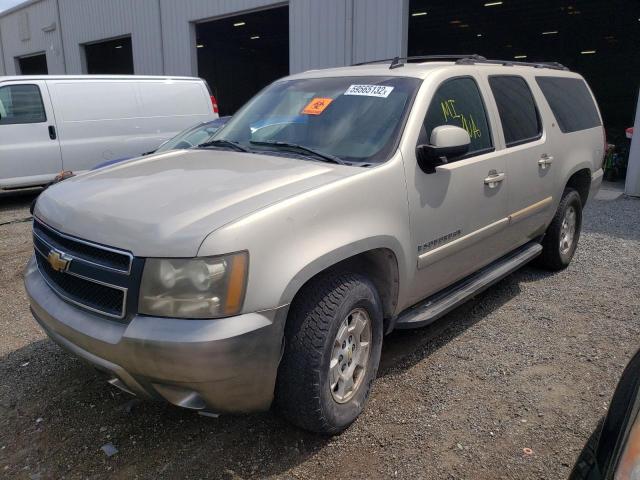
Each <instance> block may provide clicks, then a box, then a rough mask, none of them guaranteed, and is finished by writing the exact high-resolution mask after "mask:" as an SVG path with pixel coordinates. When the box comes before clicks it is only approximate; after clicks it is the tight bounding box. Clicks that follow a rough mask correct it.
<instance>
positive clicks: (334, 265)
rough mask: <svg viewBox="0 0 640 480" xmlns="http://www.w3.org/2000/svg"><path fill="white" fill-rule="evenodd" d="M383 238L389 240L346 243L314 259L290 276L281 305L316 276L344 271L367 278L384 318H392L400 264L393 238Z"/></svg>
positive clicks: (395, 303) (397, 289) (400, 269)
mask: <svg viewBox="0 0 640 480" xmlns="http://www.w3.org/2000/svg"><path fill="white" fill-rule="evenodd" d="M387 240H390V241H386V242H380V243H378V244H377V245H376V244H373V243H372V242H364V243H361V244H357V245H346V246H343V247H341V248H338V249H337V250H334V251H332V252H329V253H327V254H325V255H323V256H322V257H320V258H317V259H316V260H314V261H313V262H311V263H309V264H308V265H306V266H305V267H304V268H303V269H302V270H300V271H299V272H298V273H297V274H296V275H295V276H294V277H293V278H292V279H291V281H290V282H289V284H288V285H287V287H286V288H285V290H284V293H283V295H282V299H281V304H286V303H291V302H292V301H293V299H294V298H295V297H296V295H298V293H299V292H300V291H301V290H302V289H303V287H304V286H305V285H307V284H308V283H309V282H311V281H313V280H314V279H315V278H317V277H318V276H319V275H322V274H324V273H326V272H329V271H334V270H344V271H350V272H353V273H360V274H362V275H365V276H366V277H367V278H369V279H370V280H371V282H372V283H373V284H374V286H375V287H376V290H377V291H378V295H380V300H381V302H382V310H383V314H384V318H385V321H386V320H388V319H389V318H391V317H393V315H394V314H395V311H396V309H397V306H398V298H399V295H400V278H401V275H402V274H403V272H402V269H403V267H402V265H403V264H402V261H401V258H399V255H398V253H397V250H396V249H395V248H394V246H393V245H392V244H393V243H395V242H396V241H395V239H390V237H387ZM390 243H391V245H390ZM398 247H399V245H398Z"/></svg>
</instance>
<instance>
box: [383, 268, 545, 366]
mask: <svg viewBox="0 0 640 480" xmlns="http://www.w3.org/2000/svg"><path fill="white" fill-rule="evenodd" d="M551 275H554V273H553V272H548V271H545V270H539V269H537V268H535V267H525V268H523V269H520V270H518V271H516V272H514V273H513V274H511V275H509V276H508V277H506V278H505V279H503V280H501V281H500V282H498V283H497V284H495V285H493V286H491V287H490V288H489V289H487V290H485V291H484V292H482V293H481V294H480V295H478V296H476V297H474V298H473V299H471V300H469V301H468V302H466V303H464V304H462V305H461V306H459V307H458V308H456V309H455V310H453V311H452V312H450V313H448V314H447V315H445V316H444V317H442V318H440V319H438V320H436V321H435V322H434V323H432V324H431V325H429V326H427V327H424V328H418V329H413V330H396V331H394V332H392V333H391V334H390V335H389V336H387V337H385V340H384V344H383V347H382V358H381V361H380V370H379V371H378V377H384V376H385V375H389V374H393V372H395V371H397V370H399V369H407V368H411V367H412V366H413V365H415V364H417V363H419V362H420V361H422V360H423V359H425V358H426V357H428V356H429V355H431V354H432V353H434V352H435V351H437V350H438V349H439V348H440V347H443V346H445V345H446V344H447V343H449V342H450V341H451V340H453V339H454V338H455V337H457V336H458V335H460V334H462V333H463V332H464V331H465V330H467V329H468V328H469V327H472V326H473V325H475V324H476V323H477V322H479V321H481V320H482V319H483V318H485V317H486V316H487V315H489V314H491V312H493V311H494V310H496V309H498V308H500V307H501V306H502V305H504V304H505V303H507V302H508V301H509V300H511V299H512V298H514V297H516V296H518V295H519V294H520V283H529V282H535V281H539V280H542V279H544V278H546V277H549V276H551Z"/></svg>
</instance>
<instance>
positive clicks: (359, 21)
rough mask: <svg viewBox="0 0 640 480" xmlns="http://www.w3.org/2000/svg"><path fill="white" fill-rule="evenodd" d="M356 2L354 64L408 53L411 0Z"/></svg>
mask: <svg viewBox="0 0 640 480" xmlns="http://www.w3.org/2000/svg"><path fill="white" fill-rule="evenodd" d="M353 1H354V10H353V11H354V22H353V63H358V62H366V61H369V60H377V59H380V58H391V57H395V56H405V55H406V51H407V46H406V37H407V25H408V22H409V18H408V17H409V0H353Z"/></svg>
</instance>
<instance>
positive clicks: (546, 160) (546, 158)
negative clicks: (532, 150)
mask: <svg viewBox="0 0 640 480" xmlns="http://www.w3.org/2000/svg"><path fill="white" fill-rule="evenodd" d="M552 163H553V157H552V156H551V155H547V154H546V153H543V154H542V156H541V157H540V160H538V165H539V166H540V167H542V169H543V170H544V169H545V168H547V167H549V166H551V164H552Z"/></svg>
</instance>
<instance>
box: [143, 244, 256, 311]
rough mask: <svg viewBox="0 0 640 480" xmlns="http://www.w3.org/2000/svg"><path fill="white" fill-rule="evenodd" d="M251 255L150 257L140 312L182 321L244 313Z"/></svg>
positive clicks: (145, 271) (144, 278) (145, 266)
mask: <svg viewBox="0 0 640 480" xmlns="http://www.w3.org/2000/svg"><path fill="white" fill-rule="evenodd" d="M248 264H249V255H248V253H247V252H239V253H232V254H229V255H221V256H216V257H197V258H148V259H147V260H146V262H145V265H144V272H143V274H142V284H141V285H140V296H139V299H138V311H139V312H140V313H142V314H145V315H154V316H159V317H178V318H215V317H226V316H229V315H235V314H237V313H238V312H240V309H241V308H242V302H243V300H244V292H245V288H246V283H247V267H248Z"/></svg>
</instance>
